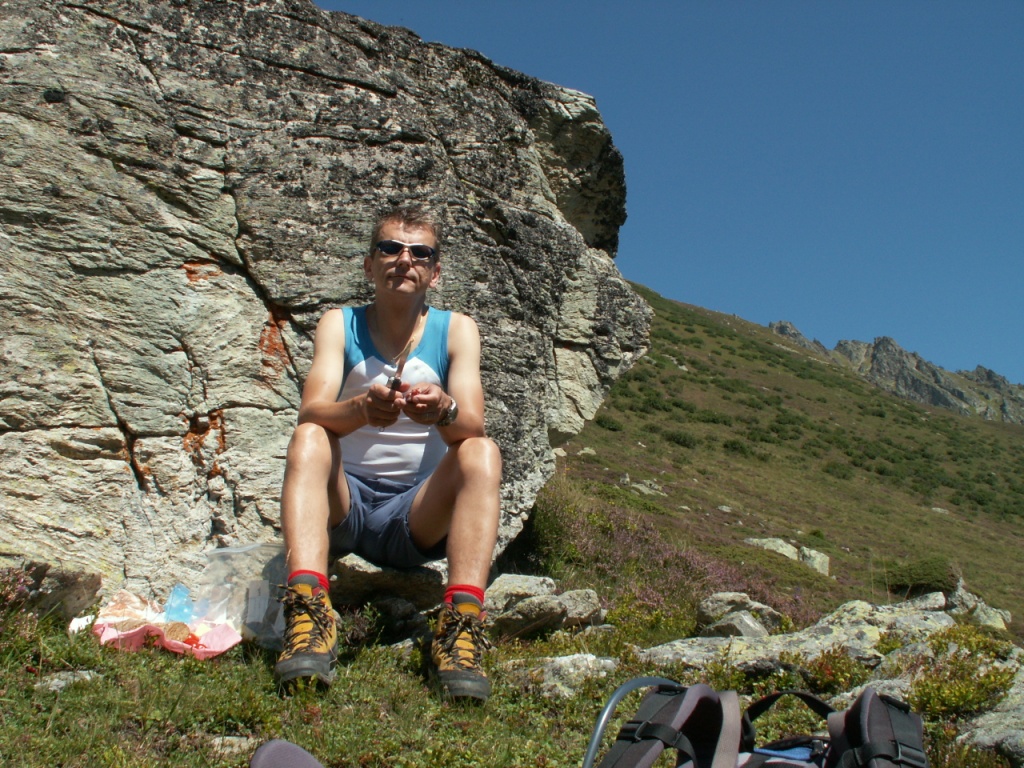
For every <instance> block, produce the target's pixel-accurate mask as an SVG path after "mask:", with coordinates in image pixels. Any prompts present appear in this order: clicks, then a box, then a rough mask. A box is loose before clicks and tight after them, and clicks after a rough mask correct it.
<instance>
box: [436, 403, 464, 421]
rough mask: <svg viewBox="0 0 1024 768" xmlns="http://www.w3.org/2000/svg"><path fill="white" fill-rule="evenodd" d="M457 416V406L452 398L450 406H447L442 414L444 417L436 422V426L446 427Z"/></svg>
mask: <svg viewBox="0 0 1024 768" xmlns="http://www.w3.org/2000/svg"><path fill="white" fill-rule="evenodd" d="M458 415H459V404H458V403H456V402H455V398H454V397H453V398H452V404H451V405H449V406H448V407H447V408H446V409H445V412H444V415H442V416H441V418H440V419H438V420H437V423H438V426H442V427H447V426H448V425H449V424H451V423H452V422H453V421H455V419H456V417H457V416H458Z"/></svg>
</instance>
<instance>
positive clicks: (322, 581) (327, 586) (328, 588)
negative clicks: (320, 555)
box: [288, 571, 331, 592]
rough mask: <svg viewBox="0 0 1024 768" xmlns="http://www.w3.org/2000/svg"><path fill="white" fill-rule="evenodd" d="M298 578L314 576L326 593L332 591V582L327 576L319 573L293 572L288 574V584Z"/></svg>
mask: <svg viewBox="0 0 1024 768" xmlns="http://www.w3.org/2000/svg"><path fill="white" fill-rule="evenodd" d="M296 576H312V577H313V578H314V579H316V580H317V581H318V582H319V583H320V586H321V587H323V589H324V590H325V591H326V592H330V591H331V582H329V581H328V580H327V576H326V574H323V573H320V572H319V571H292V572H291V573H289V574H288V583H289V584H291V583H292V579H294V578H295V577H296Z"/></svg>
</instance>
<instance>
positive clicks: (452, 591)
mask: <svg viewBox="0 0 1024 768" xmlns="http://www.w3.org/2000/svg"><path fill="white" fill-rule="evenodd" d="M456 593H458V594H459V595H460V596H463V597H464V598H465V597H468V598H471V599H472V601H473V602H475V603H476V604H477V605H479V606H480V607H481V608H483V607H484V591H483V590H482V589H480V587H474V586H473V585H472V584H449V585H448V589H446V590H445V592H444V601H445V602H446V603H454V602H456V600H455V595H456ZM458 602H460V603H463V602H466V601H465V599H462V600H459V601H458Z"/></svg>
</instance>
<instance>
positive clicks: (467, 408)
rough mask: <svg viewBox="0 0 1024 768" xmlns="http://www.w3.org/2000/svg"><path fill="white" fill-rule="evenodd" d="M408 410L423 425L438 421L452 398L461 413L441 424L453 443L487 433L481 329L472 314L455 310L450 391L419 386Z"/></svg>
mask: <svg viewBox="0 0 1024 768" xmlns="http://www.w3.org/2000/svg"><path fill="white" fill-rule="evenodd" d="M406 399H407V404H406V406H405V413H406V414H407V415H408V416H409V418H411V419H413V420H414V421H418V422H419V423H421V424H436V423H437V420H438V419H440V418H441V416H442V415H443V414H444V413H445V411H446V410H447V409H448V406H449V405H450V403H451V401H452V399H454V400H455V401H456V402H457V403H458V404H459V415H458V418H456V419H455V422H454V423H452V424H450V425H448V426H447V427H438V430H439V431H440V433H441V436H442V437H443V438H444V440H445V442H446V443H448V444H449V445H451V444H452V443H456V442H458V441H460V440H465V439H466V438H467V437H482V436H483V435H484V389H483V384H482V383H481V381H480V330H479V329H478V328H477V325H476V322H475V321H474V320H473V318H471V317H469V316H468V315H463V314H461V313H458V312H454V313H452V319H451V322H450V323H449V326H448V391H447V392H445V391H444V390H443V389H441V388H440V387H438V386H436V385H432V384H431V385H422V386H421V385H416V384H414V385H413V386H412V388H411V389H410V390H409V391H408V393H407V395H406Z"/></svg>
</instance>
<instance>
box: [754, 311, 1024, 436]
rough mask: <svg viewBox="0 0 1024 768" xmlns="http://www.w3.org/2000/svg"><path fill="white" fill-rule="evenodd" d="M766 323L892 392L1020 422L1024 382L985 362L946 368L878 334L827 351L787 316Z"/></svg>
mask: <svg viewBox="0 0 1024 768" xmlns="http://www.w3.org/2000/svg"><path fill="white" fill-rule="evenodd" d="M768 328H769V330H771V331H773V332H774V333H775V334H777V335H778V336H781V337H783V338H785V339H787V340H789V341H791V342H793V343H794V344H796V345H797V346H799V347H800V348H802V349H804V350H807V351H809V352H813V353H815V354H817V355H819V356H820V357H822V358H823V359H824V360H827V361H830V362H833V363H837V364H839V365H843V366H845V367H847V368H849V369H851V370H853V371H855V372H856V373H858V374H859V375H860V376H862V377H863V378H864V379H866V380H867V381H869V382H871V383H872V384H874V385H876V386H878V387H880V388H882V389H884V390H885V391H887V392H891V393H892V394H894V395H896V396H897V397H901V398H903V399H905V400H910V401H911V402H915V403H921V404H922V405H931V406H935V407H938V408H945V409H947V410H950V411H954V412H956V413H960V414H963V415H965V416H977V417H980V418H982V419H985V420H986V421H1004V422H1007V423H1009V424H1024V386H1022V385H1020V384H1013V383H1012V382H1010V381H1009V379H1007V378H1006V377H1005V376H1002V375H1000V374H998V373H996V372H995V371H993V370H990V369H988V368H985V367H984V366H981V365H979V366H977V367H976V368H975V369H974V370H973V371H964V370H960V371H948V370H946V369H945V368H942V367H941V366H938V365H936V364H935V363H932V362H930V361H928V360H925V359H924V358H923V357H921V355H919V354H917V353H916V352H909V351H907V350H906V349H904V348H903V347H901V346H900V345H899V344H898V343H897V342H896V340H895V339H893V338H892V337H890V336H879V337H877V338H875V340H874V341H873V342H865V341H856V340H846V339H844V340H840V341H839V342H837V343H836V346H835V347H834V348H833V349H831V350H830V349H828V348H827V347H826V346H825V345H824V344H822V343H821V342H820V341H818V340H817V339H815V340H813V341H811V340H809V339H808V338H807V337H806V336H804V335H803V334H802V333H801V332H800V331H799V330H798V329H797V328H796V326H795V325H793V323H791V322H789V321H787V320H779V321H776V322H772V323H769V324H768Z"/></svg>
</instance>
